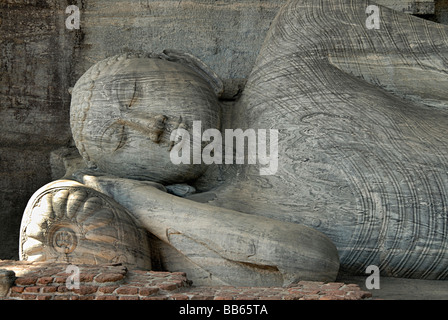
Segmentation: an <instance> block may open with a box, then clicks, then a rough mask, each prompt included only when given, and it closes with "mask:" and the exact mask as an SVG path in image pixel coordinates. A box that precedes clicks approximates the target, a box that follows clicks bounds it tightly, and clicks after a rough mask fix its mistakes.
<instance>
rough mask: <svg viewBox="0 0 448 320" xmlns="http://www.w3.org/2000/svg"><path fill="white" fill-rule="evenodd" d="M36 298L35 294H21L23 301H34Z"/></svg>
mask: <svg viewBox="0 0 448 320" xmlns="http://www.w3.org/2000/svg"><path fill="white" fill-rule="evenodd" d="M36 297H37V295H35V294H26V293H24V294H22V298H23V299H24V300H36Z"/></svg>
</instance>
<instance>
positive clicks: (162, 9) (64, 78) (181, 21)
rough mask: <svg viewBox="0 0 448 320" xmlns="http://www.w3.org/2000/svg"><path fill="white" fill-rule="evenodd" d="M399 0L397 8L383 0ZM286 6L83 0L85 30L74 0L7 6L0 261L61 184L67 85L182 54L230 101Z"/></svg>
mask: <svg viewBox="0 0 448 320" xmlns="http://www.w3.org/2000/svg"><path fill="white" fill-rule="evenodd" d="M391 1H392V2H396V1H394V0H378V1H377V2H378V3H380V4H383V3H384V4H386V5H387V3H389V2H391ZM408 2H409V3H414V2H415V1H408ZM71 3H74V2H70V4H71ZM285 3H286V0H270V1H258V0H244V1H241V0H230V1H229V0H220V1H214V0H210V1H202V0H200V1H199V0H191V1H174V0H173V1H157V0H141V1H123V0H116V1H110V0H85V1H81V2H78V3H75V4H77V5H78V6H79V8H80V10H81V24H80V25H81V29H79V30H68V29H66V27H65V19H66V18H67V17H68V14H67V13H66V12H65V9H66V7H67V5H68V3H67V1H61V0H44V1H24V0H7V1H2V2H1V3H0V32H1V35H2V37H1V38H0V61H1V64H0V96H1V97H2V99H0V121H1V126H0V131H1V135H0V157H1V161H0V202H1V203H2V206H1V208H0V243H2V244H4V246H1V247H0V257H1V258H8V259H9V258H17V257H18V249H17V245H16V244H17V238H18V236H19V228H20V218H21V214H22V213H23V210H24V208H25V206H26V202H27V200H28V199H29V198H30V197H31V195H32V194H33V193H34V191H35V190H37V189H38V188H39V187H40V186H42V185H44V184H45V183H48V182H49V181H51V180H54V179H55V178H54V177H53V176H52V172H51V170H50V165H49V153H50V152H52V151H53V150H55V149H58V148H60V147H61V146H65V145H66V144H67V143H68V141H69V139H70V135H71V133H70V128H69V116H68V114H69V108H70V95H69V94H68V88H70V87H72V86H73V85H74V84H75V82H76V81H77V80H78V79H79V77H80V76H81V75H82V74H83V73H84V72H85V71H86V70H87V69H88V68H90V67H91V66H92V65H93V64H94V63H96V62H97V61H100V60H102V59H104V58H106V57H109V56H112V55H115V54H121V53H123V52H127V51H130V50H141V51H145V52H161V51H162V50H164V49H167V48H175V49H178V50H182V51H185V52H190V53H192V54H194V55H195V56H197V57H199V58H200V59H201V60H203V61H204V62H205V63H207V64H208V65H209V66H210V67H211V68H212V69H213V70H214V71H215V72H217V74H218V75H219V76H220V78H221V79H222V80H223V82H224V87H225V92H224V95H223V96H224V97H225V98H226V99H233V98H234V97H235V96H238V94H239V92H241V91H242V90H243V88H244V84H245V82H246V80H247V76H248V74H249V73H250V71H251V69H252V67H253V64H254V62H255V59H256V57H257V55H258V52H259V49H260V47H261V45H262V42H263V41H264V38H265V35H266V32H267V31H268V29H269V25H270V23H271V22H272V20H273V18H274V17H275V15H276V14H277V12H278V10H279V8H280V7H281V6H282V5H284V4H285ZM436 18H437V19H436V21H439V22H442V23H448V2H447V1H446V0H438V1H436ZM57 178H59V177H57Z"/></svg>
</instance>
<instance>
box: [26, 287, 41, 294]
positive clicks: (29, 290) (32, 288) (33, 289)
mask: <svg viewBox="0 0 448 320" xmlns="http://www.w3.org/2000/svg"><path fill="white" fill-rule="evenodd" d="M40 288H41V287H37V286H32V287H26V288H25V290H23V292H29V293H39V291H40Z"/></svg>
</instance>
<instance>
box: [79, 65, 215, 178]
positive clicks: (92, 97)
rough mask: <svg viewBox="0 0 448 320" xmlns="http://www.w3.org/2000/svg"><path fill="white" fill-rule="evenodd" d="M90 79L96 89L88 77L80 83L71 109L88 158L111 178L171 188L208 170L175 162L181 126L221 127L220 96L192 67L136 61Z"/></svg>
mask: <svg viewBox="0 0 448 320" xmlns="http://www.w3.org/2000/svg"><path fill="white" fill-rule="evenodd" d="M88 80H89V81H87V82H88V83H90V86H89V85H85V83H84V85H83V78H82V77H81V78H80V80H79V81H78V82H79V85H78V83H77V85H76V86H75V88H74V90H73V93H72V106H71V125H72V131H73V136H74V137H75V142H76V145H77V147H78V149H80V152H81V154H82V155H83V157H84V158H86V160H88V161H89V162H90V163H92V164H94V165H96V166H97V167H98V168H99V169H100V170H101V171H104V172H107V173H110V174H114V175H117V176H122V177H127V178H131V179H140V180H151V181H156V182H160V183H165V184H166V183H175V182H182V181H188V180H192V179H195V178H197V177H198V176H199V175H200V174H202V173H203V172H204V170H205V167H204V165H201V164H198V165H194V164H179V165H178V164H173V163H172V162H171V160H170V152H171V149H172V147H173V144H174V143H175V142H173V141H172V140H171V133H172V132H173V131H174V130H176V129H177V128H183V129H186V130H187V131H189V132H190V133H192V132H191V131H192V123H193V121H201V123H202V129H203V130H205V129H208V128H217V129H219V124H220V109H219V103H218V100H217V98H216V95H215V93H214V92H213V90H212V89H211V88H210V86H209V84H208V83H207V82H206V81H205V80H204V79H202V78H201V77H200V76H199V75H198V74H197V73H195V72H194V71H193V70H192V69H190V68H188V67H185V66H183V65H180V64H178V63H174V62H169V61H165V60H160V59H148V58H132V59H125V60H122V61H121V62H119V63H115V64H114V65H113V66H110V67H109V66H105V67H104V69H103V70H101V72H100V73H99V75H97V78H95V79H93V81H92V79H91V78H90V79H88ZM86 93H87V98H85V97H86ZM81 96H82V97H84V100H87V101H85V102H84V103H82V99H80V98H79V97H81ZM80 101H81V103H79V102H80ZM81 114H82V116H81ZM191 163H192V162H191Z"/></svg>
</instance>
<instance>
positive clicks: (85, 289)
mask: <svg viewBox="0 0 448 320" xmlns="http://www.w3.org/2000/svg"><path fill="white" fill-rule="evenodd" d="M97 290H98V287H97V286H79V289H73V292H74V293H76V294H80V295H86V294H92V293H95V292H96V291H97Z"/></svg>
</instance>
